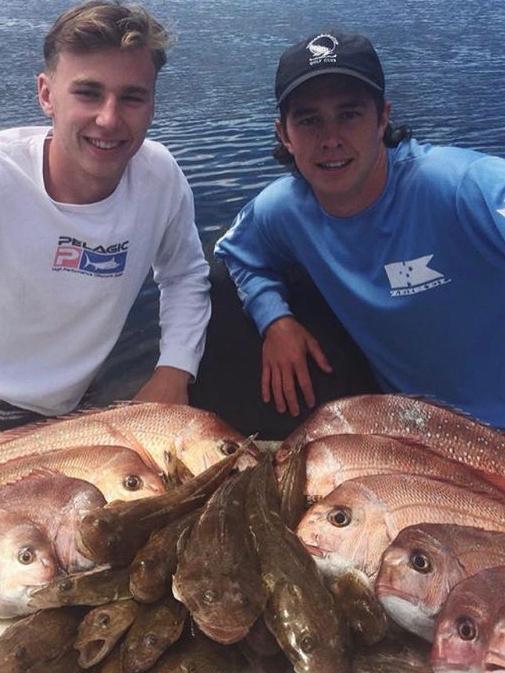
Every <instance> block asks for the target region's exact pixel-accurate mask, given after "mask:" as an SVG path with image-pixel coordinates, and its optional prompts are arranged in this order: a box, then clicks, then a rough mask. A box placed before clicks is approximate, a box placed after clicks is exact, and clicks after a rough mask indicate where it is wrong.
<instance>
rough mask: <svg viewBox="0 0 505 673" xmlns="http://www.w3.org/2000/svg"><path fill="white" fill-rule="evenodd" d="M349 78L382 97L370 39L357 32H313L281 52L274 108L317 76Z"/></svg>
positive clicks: (379, 67)
mask: <svg viewBox="0 0 505 673" xmlns="http://www.w3.org/2000/svg"><path fill="white" fill-rule="evenodd" d="M327 74H334V75H349V76H351V77H356V78H357V79H360V80H362V81H363V82H365V83H366V84H368V85H369V86H371V87H372V88H374V89H376V90H377V91H380V92H381V93H382V94H383V95H384V88H385V83H384V72H383V70H382V65H381V62H380V60H379V57H378V56H377V52H376V51H375V49H374V48H373V46H372V43H371V42H370V40H369V39H368V38H366V37H364V36H363V35H358V34H357V33H344V32H340V31H334V30H330V31H327V32H324V33H315V34H314V35H311V36H310V37H308V38H307V39H306V40H303V41H302V42H298V43H297V44H295V45H293V46H292V47H289V48H288V49H286V51H284V52H283V53H282V55H281V57H280V59H279V65H278V67H277V74H276V77H275V96H276V98H277V105H280V103H281V102H282V101H283V100H284V99H285V98H286V96H287V95H288V94H290V93H291V92H292V91H293V90H294V89H296V87H298V86H300V84H303V83H304V82H306V81H307V80H309V79H312V77H317V75H327Z"/></svg>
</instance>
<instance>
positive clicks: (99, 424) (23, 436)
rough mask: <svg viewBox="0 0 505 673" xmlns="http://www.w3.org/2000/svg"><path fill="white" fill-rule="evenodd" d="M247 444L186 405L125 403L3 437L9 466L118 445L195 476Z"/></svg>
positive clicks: (1, 450)
mask: <svg viewBox="0 0 505 673" xmlns="http://www.w3.org/2000/svg"><path fill="white" fill-rule="evenodd" d="M244 441H245V437H244V436H243V435H242V434H240V433H239V432H237V431H236V430H234V429H233V428H231V427H230V426H229V425H228V424H227V423H225V422H224V421H222V420H221V419H220V418H218V416H217V415H216V414H214V413H212V412H209V411H204V410H202V409H196V408H194V407H190V406H187V405H184V404H161V403H155V402H143V403H125V404H116V405H113V406H112V407H109V408H107V409H105V410H103V409H90V410H87V411H82V412H78V413H76V414H74V415H72V416H70V417H68V418H62V419H56V420H51V421H44V422H42V423H34V424H31V425H27V426H23V427H22V428H20V429H17V430H7V431H5V432H3V433H0V456H1V460H2V462H6V461H8V460H11V459H14V458H18V457H20V456H26V455H29V454H35V453H46V452H48V451H53V450H55V449H62V448H67V447H69V446H72V447H78V446H91V445H111V444H117V445H120V446H124V447H127V448H130V449H133V450H134V451H137V452H138V453H139V454H140V455H141V457H143V458H144V459H146V462H148V461H149V459H150V460H151V461H154V462H155V463H156V464H157V465H158V467H159V468H160V469H161V470H163V471H164V472H167V473H169V474H172V473H174V472H175V471H176V469H177V466H176V464H175V458H176V457H177V458H179V459H180V460H181V461H182V462H183V463H184V464H185V465H186V467H188V469H189V470H190V471H191V472H192V473H193V474H197V473H199V472H202V471H203V470H204V469H206V468H207V467H208V466H209V465H211V464H213V463H215V462H217V461H218V460H220V459H221V458H223V457H225V456H226V455H228V453H229V452H231V451H232V450H233V448H235V450H236V448H237V446H238V445H239V444H240V443H242V442H244ZM253 448H254V447H252V446H251V453H254V450H253ZM245 459H246V456H244V457H243V459H242V460H245ZM251 464H254V461H253V462H252V463H251Z"/></svg>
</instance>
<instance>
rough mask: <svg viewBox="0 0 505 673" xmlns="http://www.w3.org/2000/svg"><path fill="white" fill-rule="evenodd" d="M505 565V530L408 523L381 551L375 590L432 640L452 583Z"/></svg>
mask: <svg viewBox="0 0 505 673" xmlns="http://www.w3.org/2000/svg"><path fill="white" fill-rule="evenodd" d="M499 565H505V534H504V533H498V532H494V531H488V530H483V529H481V528H472V527H469V526H457V525H454V524H427V523H421V524H418V525H416V526H409V527H408V528H404V529H403V530H402V531H400V533H399V534H398V535H397V537H396V538H395V539H394V540H393V542H392V543H391V544H390V545H389V547H388V548H387V549H386V551H385V552H384V554H383V556H382V562H381V565H380V570H379V574H378V576H377V580H376V582H375V592H376V593H377V595H378V596H379V598H380V600H381V602H382V604H383V605H384V608H385V609H386V611H387V613H388V614H389V615H390V616H391V617H392V618H393V619H394V620H395V621H396V622H397V623H398V624H400V626H403V627H404V628H405V629H407V630H408V631H411V632H413V633H415V634H417V635H418V636H420V637H422V638H425V639H427V640H431V639H432V638H433V626H434V623H435V618H436V616H437V614H438V613H439V612H440V609H441V608H442V605H443V604H444V602H445V600H446V598H447V596H448V594H449V592H450V591H451V589H452V588H453V587H454V586H455V585H456V584H457V583H458V582H461V581H462V580H463V579H465V578H466V577H469V576H471V575H475V574H476V573H478V572H479V571H480V570H483V569H484V568H492V567H493V566H499Z"/></svg>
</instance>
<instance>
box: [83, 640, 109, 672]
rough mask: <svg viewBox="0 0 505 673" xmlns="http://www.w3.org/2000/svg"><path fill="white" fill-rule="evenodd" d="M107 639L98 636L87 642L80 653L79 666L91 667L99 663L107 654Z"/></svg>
mask: <svg viewBox="0 0 505 673" xmlns="http://www.w3.org/2000/svg"><path fill="white" fill-rule="evenodd" d="M106 645H107V641H106V640H104V639H103V638H97V639H96V640H92V641H91V642H89V643H87V645H85V647H83V648H82V650H81V652H80V654H79V661H78V663H79V666H82V667H83V668H89V667H90V666H94V665H95V664H98V662H100V661H101V660H102V659H103V657H104V656H105V654H106Z"/></svg>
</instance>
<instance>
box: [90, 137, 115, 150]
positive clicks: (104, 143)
mask: <svg viewBox="0 0 505 673" xmlns="http://www.w3.org/2000/svg"><path fill="white" fill-rule="evenodd" d="M88 140H89V142H90V143H91V144H92V145H94V146H95V147H98V148H99V149H101V150H112V149H115V148H116V147H119V145H120V144H121V143H120V141H118V140H99V139H98V138H88Z"/></svg>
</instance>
